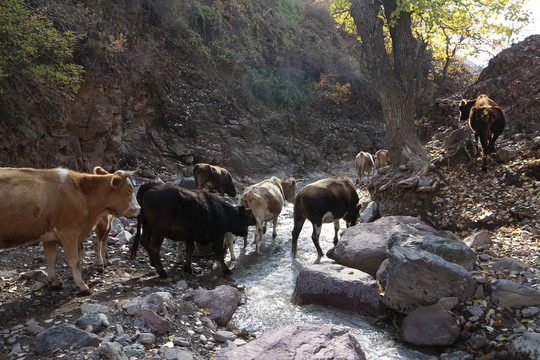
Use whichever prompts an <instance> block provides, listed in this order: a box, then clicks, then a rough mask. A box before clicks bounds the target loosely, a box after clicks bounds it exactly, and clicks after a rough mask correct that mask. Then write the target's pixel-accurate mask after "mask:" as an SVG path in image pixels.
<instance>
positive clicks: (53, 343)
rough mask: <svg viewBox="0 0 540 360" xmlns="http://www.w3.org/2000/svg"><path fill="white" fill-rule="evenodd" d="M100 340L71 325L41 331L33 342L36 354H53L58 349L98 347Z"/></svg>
mask: <svg viewBox="0 0 540 360" xmlns="http://www.w3.org/2000/svg"><path fill="white" fill-rule="evenodd" d="M100 341H101V340H100V338H99V336H97V335H94V334H91V333H89V332H87V331H84V330H80V329H77V328H76V327H75V326H73V325H69V324H61V325H58V326H53V327H51V328H49V329H47V330H44V331H42V332H41V333H39V334H38V335H37V336H36V339H35V340H34V345H35V348H36V349H37V352H38V353H53V352H54V351H56V350H59V349H67V348H73V349H78V348H81V347H90V346H94V347H97V346H99V343H100Z"/></svg>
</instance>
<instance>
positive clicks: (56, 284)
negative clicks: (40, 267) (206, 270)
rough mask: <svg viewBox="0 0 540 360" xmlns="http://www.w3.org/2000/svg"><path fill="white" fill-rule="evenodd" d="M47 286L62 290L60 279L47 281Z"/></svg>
mask: <svg viewBox="0 0 540 360" xmlns="http://www.w3.org/2000/svg"><path fill="white" fill-rule="evenodd" d="M49 286H50V287H51V289H53V290H62V283H61V282H60V281H57V282H49Z"/></svg>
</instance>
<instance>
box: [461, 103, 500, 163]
mask: <svg viewBox="0 0 540 360" xmlns="http://www.w3.org/2000/svg"><path fill="white" fill-rule="evenodd" d="M459 111H460V117H459V119H460V120H461V121H465V120H467V119H468V120H469V126H470V128H471V130H472V131H473V132H474V138H475V141H476V143H477V144H478V138H480V144H481V145H482V171H486V168H487V167H486V164H487V154H488V153H492V152H494V151H495V140H497V138H498V137H499V135H501V133H502V132H503V130H504V126H505V125H506V121H505V120H504V116H503V113H502V110H501V108H500V107H499V105H497V103H496V102H495V101H493V100H491V99H490V98H489V97H488V96H487V95H484V94H482V95H479V96H478V97H477V98H476V99H474V100H465V99H463V100H461V102H460V103H459Z"/></svg>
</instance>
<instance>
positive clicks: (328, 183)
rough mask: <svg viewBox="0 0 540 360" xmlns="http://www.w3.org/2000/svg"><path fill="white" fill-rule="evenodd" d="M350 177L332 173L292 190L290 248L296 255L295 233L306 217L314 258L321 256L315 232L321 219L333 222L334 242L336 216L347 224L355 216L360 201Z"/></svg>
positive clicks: (319, 226)
mask: <svg viewBox="0 0 540 360" xmlns="http://www.w3.org/2000/svg"><path fill="white" fill-rule="evenodd" d="M358 201H359V199H358V194H357V193H356V189H355V187H354V183H353V182H352V180H351V179H349V178H348V177H344V176H334V177H331V178H328V179H323V180H319V181H316V182H314V183H311V184H309V185H307V186H306V187H304V188H303V189H301V190H300V191H299V192H298V194H296V201H295V203H294V228H293V231H292V252H293V255H295V256H296V249H297V243H298V236H299V235H300V231H301V230H302V226H304V222H305V221H306V219H308V220H309V221H311V223H312V225H313V234H312V235H311V239H312V240H313V243H314V244H315V248H316V249H317V254H318V256H319V257H318V259H317V262H318V261H320V259H321V258H322V256H323V252H322V250H321V247H320V245H319V235H320V234H321V227H322V224H323V223H329V222H333V223H334V229H335V235H334V245H336V244H337V243H338V231H339V220H340V219H344V220H345V222H346V223H347V227H349V226H353V225H355V224H356V222H357V220H358V213H359V212H360V208H361V204H359V202H358Z"/></svg>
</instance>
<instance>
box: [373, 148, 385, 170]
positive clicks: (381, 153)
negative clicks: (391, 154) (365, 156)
mask: <svg viewBox="0 0 540 360" xmlns="http://www.w3.org/2000/svg"><path fill="white" fill-rule="evenodd" d="M374 158H375V160H374V164H375V169H376V170H379V169H380V168H382V167H384V166H385V165H386V163H387V162H388V150H386V149H379V150H377V152H376V153H375V156H374Z"/></svg>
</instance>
